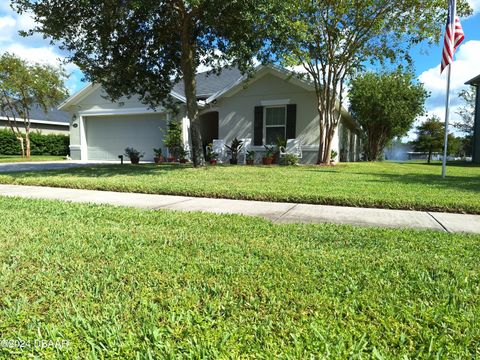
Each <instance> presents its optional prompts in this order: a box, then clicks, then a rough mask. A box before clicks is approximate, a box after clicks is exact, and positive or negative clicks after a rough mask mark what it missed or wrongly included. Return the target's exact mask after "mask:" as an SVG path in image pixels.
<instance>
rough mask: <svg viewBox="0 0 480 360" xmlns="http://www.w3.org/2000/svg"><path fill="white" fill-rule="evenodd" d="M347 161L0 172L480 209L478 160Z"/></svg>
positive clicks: (36, 181)
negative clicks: (335, 163)
mask: <svg viewBox="0 0 480 360" xmlns="http://www.w3.org/2000/svg"><path fill="white" fill-rule="evenodd" d="M440 173H441V168H440V164H432V165H427V164H423V163H403V164H402V163H389V162H384V163H350V164H343V165H338V166H335V167H317V166H298V167H279V166H273V167H264V166H255V167H247V166H217V167H206V168H200V169H194V168H192V167H190V166H180V165H177V166H175V165H163V166H155V165H140V166H134V165H123V166H120V165H104V166H92V167H87V168H85V167H83V168H77V169H68V170H57V171H45V172H30V173H15V174H13V173H12V174H2V175H0V183H12V184H26V185H48V186H63V187H72V188H79V189H101V190H112V191H130V192H142V193H152V194H177V195H191V196H207V197H224V198H234V199H253V200H270V201H286V202H305V203H314V204H331V205H347V206H366V207H386V208H395V209H417V210H438V211H448V212H466V213H474V214H480V166H472V165H467V164H461V163H457V164H451V165H450V166H449V167H448V178H447V179H442V178H441V177H440Z"/></svg>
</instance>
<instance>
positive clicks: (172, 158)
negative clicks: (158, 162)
mask: <svg viewBox="0 0 480 360" xmlns="http://www.w3.org/2000/svg"><path fill="white" fill-rule="evenodd" d="M167 161H168V162H174V161H175V158H174V157H173V156H169V157H168V158H167Z"/></svg>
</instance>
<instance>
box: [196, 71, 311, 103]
mask: <svg viewBox="0 0 480 360" xmlns="http://www.w3.org/2000/svg"><path fill="white" fill-rule="evenodd" d="M254 72H255V75H254V77H253V78H252V81H251V82H250V84H251V83H253V82H255V81H257V80H259V79H261V78H262V77H263V76H264V75H267V74H271V75H274V76H277V77H279V78H281V79H284V80H287V81H289V82H291V83H292V84H294V85H297V86H299V87H301V88H303V89H305V90H307V91H314V90H315V87H314V86H313V85H312V84H311V83H310V82H309V81H306V80H302V79H299V78H298V77H296V76H295V73H294V72H292V71H290V70H287V69H284V68H280V67H278V66H273V65H258V66H257V67H255V69H254ZM246 80H248V76H247V75H243V76H242V77H241V78H240V79H238V80H237V81H235V82H234V83H233V84H231V85H230V86H228V87H226V88H224V89H222V90H220V91H217V92H216V93H215V94H213V95H212V96H210V97H209V98H208V99H207V100H205V103H207V104H209V103H211V102H212V101H214V100H216V99H218V98H220V97H223V96H232V95H234V94H235V93H236V92H238V91H241V90H242V89H243V86H241V85H242V84H243V83H244V82H245V81H246Z"/></svg>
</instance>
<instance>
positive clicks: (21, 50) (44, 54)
mask: <svg viewBox="0 0 480 360" xmlns="http://www.w3.org/2000/svg"><path fill="white" fill-rule="evenodd" d="M468 1H469V3H470V5H471V6H472V8H473V9H474V15H472V16H470V17H468V18H465V19H462V26H463V29H464V32H465V37H466V38H465V41H464V42H463V43H462V45H461V46H460V48H459V49H458V50H457V54H456V62H455V64H454V67H453V73H452V120H455V119H457V118H458V116H457V115H456V114H455V112H456V108H457V107H458V105H459V101H458V98H457V95H456V94H458V92H459V91H460V90H461V89H462V88H464V85H463V84H464V83H465V81H467V80H469V79H471V78H473V77H474V76H476V75H478V74H480V0H468ZM33 26H34V22H33V20H32V19H31V17H30V16H29V15H28V14H23V15H18V14H16V13H15V12H13V11H12V10H11V9H10V7H9V5H8V1H5V0H0V53H2V52H5V51H9V52H12V53H15V54H17V55H18V56H20V57H22V58H25V59H27V60H30V61H36V62H46V63H51V64H58V61H59V59H62V54H61V52H60V51H59V50H58V48H56V47H53V46H51V45H50V44H49V43H48V41H46V40H44V39H42V37H41V36H40V35H34V36H32V37H29V38H22V37H20V36H19V35H18V31H19V30H27V29H30V28H32V27H33ZM439 26H441V27H442V28H443V27H444V26H445V25H444V24H439ZM441 50H442V47H441V44H438V45H436V46H426V45H419V46H417V47H416V48H415V49H414V51H413V58H414V61H415V68H416V73H417V75H418V78H419V80H420V81H422V82H423V83H424V84H425V87H426V88H427V90H428V91H430V92H431V97H430V98H429V99H428V101H427V103H426V108H427V111H428V112H429V114H436V115H438V116H440V118H442V119H443V112H444V101H445V86H446V80H445V73H446V72H444V74H443V75H442V76H440V70H439V66H440V65H439V64H440V55H441ZM66 69H67V71H68V72H69V73H70V74H71V75H70V78H69V79H68V80H67V82H66V84H67V87H68V89H69V91H70V93H71V94H72V93H74V92H76V91H78V90H80V89H81V88H82V87H83V86H84V84H83V83H82V82H81V79H82V74H81V72H80V71H79V70H78V68H77V67H76V66H75V65H73V64H69V65H67V67H66Z"/></svg>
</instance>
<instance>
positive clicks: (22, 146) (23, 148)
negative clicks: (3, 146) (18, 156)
mask: <svg viewBox="0 0 480 360" xmlns="http://www.w3.org/2000/svg"><path fill="white" fill-rule="evenodd" d="M17 140H18V141H19V142H20V149H21V150H22V159H23V158H24V157H25V146H24V144H23V136H22V134H20V135H17Z"/></svg>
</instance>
